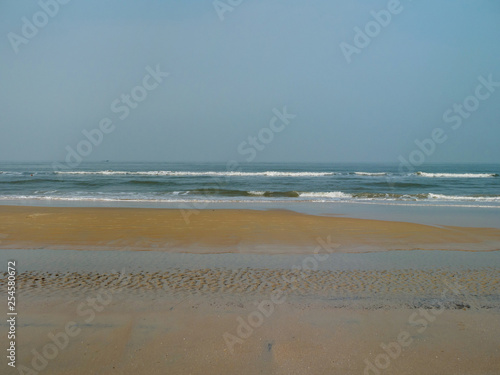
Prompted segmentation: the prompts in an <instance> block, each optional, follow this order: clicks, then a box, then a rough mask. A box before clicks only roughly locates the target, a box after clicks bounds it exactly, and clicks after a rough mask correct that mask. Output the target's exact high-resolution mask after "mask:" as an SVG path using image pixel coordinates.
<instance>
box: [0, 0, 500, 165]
mask: <svg viewBox="0 0 500 375" xmlns="http://www.w3.org/2000/svg"><path fill="white" fill-rule="evenodd" d="M61 2H62V3H63V4H61V3H59V2H56V0H41V1H39V2H37V1H15V0H9V1H2V2H1V3H0V161H54V160H65V158H67V157H68V154H69V153H70V152H71V151H69V150H72V152H75V153H77V154H78V155H79V156H80V157H81V158H82V159H83V160H84V161H100V160H112V161H165V162H168V161H172V162H173V161H175V162H178V161H188V162H193V161H194V162H196V161H222V162H223V161H227V160H246V159H247V158H250V156H253V158H252V161H255V162H298V161H299V162H394V163H397V162H398V161H400V160H401V158H403V159H404V160H414V161H415V162H417V161H418V162H421V161H425V163H427V162H491V163H499V162H500V147H498V140H499V139H500V116H499V115H500V43H499V42H498V40H499V38H500V22H499V19H500V2H498V1H496V0H464V1H460V0H440V1H432V0H419V1H411V0H401V1H399V2H398V0H390V1H379V0H377V1H375V0H364V1H361V0H339V1H331V0H316V1H305V0H302V1H298V0H243V1H239V0H220V1H218V0H217V1H215V2H214V1H210V0H208V1H189V2H188V1H173V0H169V1H141V2H139V1H134V2H132V1H130V2H126V3H125V2H123V1H118V0H109V1H97V0H85V1H77V0H72V1H67V0H64V1H62V0H61ZM64 2H66V3H64ZM49 13H50V14H49ZM37 25H38V26H37ZM152 71H153V72H154V71H156V72H157V73H153V75H152V74H151V72H152ZM167 74H168V76H167ZM148 75H149V78H148V77H147V76H148ZM154 76H156V80H155V77H154ZM488 82H489V83H488ZM479 86H481V87H479ZM146 87H147V88H146ZM132 94H135V96H132ZM122 95H123V96H122ZM127 97H128V98H129V99H128V100H127V99H126V98H127ZM134 97H135V98H136V99H134ZM124 98H125V99H124ZM123 106H125V107H127V109H124V108H123ZM283 111H286V113H288V117H285V120H283V119H280V118H279V117H277V115H276V113H281V114H282V113H283ZM443 116H444V117H443ZM281 117H283V116H281ZM100 125H101V126H102V128H103V129H104V130H105V131H106V132H104V131H103V130H102V129H100ZM84 133H85V134H87V135H89V134H91V135H92V134H93V136H94V138H93V142H94V143H92V144H91V143H90V142H91V141H90V140H89V139H88V137H87V136H86V135H85V134H84ZM99 133H100V134H101V135H102V137H101V135H99ZM433 136H434V139H433ZM249 137H255V138H253V139H254V141H252V140H251V139H252V138H250V139H249ZM252 142H253V143H252ZM419 144H420V146H419ZM89 145H90V146H91V148H89V147H88V146H89ZM249 149H253V150H254V151H255V152H253V153H251V152H250V151H249ZM422 155H423V156H424V157H423V158H422ZM412 158H413V159H412Z"/></svg>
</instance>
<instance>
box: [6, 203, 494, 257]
mask: <svg viewBox="0 0 500 375" xmlns="http://www.w3.org/2000/svg"><path fill="white" fill-rule="evenodd" d="M0 233H1V234H2V235H3V236H4V238H3V239H2V242H1V243H0V248H4V249H22V248H24V249H38V248H49V249H75V250H89V249H92V250H99V249H107V250H113V249H127V250H158V251H172V252H194V253H224V252H242V253H310V252H311V249H313V248H314V247H316V246H318V238H322V239H325V238H327V236H330V238H331V239H332V241H334V242H335V243H337V244H339V245H340V247H339V249H338V251H343V252H367V251H383V250H413V249H423V250H466V251H488V250H499V249H500V229H494V228H463V227H452V226H445V227H437V226H430V225H421V224H413V223H403V222H391V221H377V220H364V219H351V218H338V217H322V216H314V215H306V214H301V213H296V212H290V211H281V210H272V211H253V210H201V211H184V210H174V209H144V208H58V207H16V206H0Z"/></svg>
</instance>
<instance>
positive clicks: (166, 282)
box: [0, 268, 500, 308]
mask: <svg viewBox="0 0 500 375" xmlns="http://www.w3.org/2000/svg"><path fill="white" fill-rule="evenodd" d="M4 277H5V278H2V280H1V281H0V286H1V287H5V285H4V284H5V281H6V274H4ZM17 282H18V287H19V289H20V293H22V295H25V296H41V295H60V294H61V293H63V292H70V293H71V294H73V295H78V294H85V293H87V292H89V291H93V290H99V289H101V288H104V289H106V290H109V291H113V290H117V289H120V290H122V291H126V292H128V293H136V294H144V293H147V292H157V293H161V295H162V296H185V295H193V296H202V295H204V296H208V297H214V296H215V297H217V295H219V294H237V295H238V296H241V297H244V296H258V295H261V296H266V295H270V294H271V293H272V292H273V291H276V290H280V291H282V292H283V293H285V294H286V295H290V296H298V297H300V296H307V297H317V298H319V299H327V300H330V301H331V304H333V305H335V306H338V307H350V308H352V307H363V308H370V307H383V306H394V305H396V306H400V307H402V306H407V307H422V306H430V307H432V306H436V303H437V302H442V303H444V304H445V306H446V307H448V308H457V307H458V308H461V307H466V308H470V307H471V306H474V307H476V308H478V307H482V308H499V307H500V299H499V296H500V294H499V290H500V270H499V269H496V268H488V269H481V270H460V271H449V270H443V269H435V270H412V269H395V270H394V269H393V270H384V271H374V270H352V271H304V272H301V271H292V270H280V269H250V268H244V269H236V270H235V269H233V270H230V269H223V268H221V269H208V268H206V269H172V270H169V271H165V272H152V273H150V272H136V273H123V274H116V273H111V274H110V273H92V272H89V273H85V272H72V273H48V272H34V271H30V272H23V273H21V274H19V275H18V277H17Z"/></svg>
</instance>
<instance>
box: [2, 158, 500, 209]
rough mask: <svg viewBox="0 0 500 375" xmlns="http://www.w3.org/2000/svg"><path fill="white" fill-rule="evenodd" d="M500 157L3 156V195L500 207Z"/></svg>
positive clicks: (33, 198)
mask: <svg viewBox="0 0 500 375" xmlns="http://www.w3.org/2000/svg"><path fill="white" fill-rule="evenodd" d="M499 173H500V165H492V164H463V165H459V164H453V165H445V164H433V165H429V166H425V167H421V168H420V169H418V170H417V169H416V170H414V171H409V170H407V169H404V170H402V169H401V168H399V167H398V166H397V165H386V164H325V163H304V164H284V163H259V164H244V165H231V166H228V165H226V164H225V163H146V162H144V163H122V162H121V163H114V162H100V163H86V164H81V165H78V167H76V168H69V167H67V166H64V168H61V167H57V165H54V164H52V163H0V200H2V201H4V202H5V201H11V202H16V201H17V202H26V201H40V200H43V201H48V202H56V201H67V202H71V201H73V202H75V201H82V202H123V203H126V202H145V203H188V204H189V203H192V204H194V203H198V204H199V203H201V202H208V203H229V202H232V203H238V202H241V203H259V204H266V203H270V202H277V201H279V202H288V203H290V204H293V203H294V202H311V203H319V204H321V203H325V202H345V203H377V204H413V205H419V204H420V205H441V206H442V205H445V206H446V205H451V206H463V207H488V208H497V209H498V208H500V177H499ZM499 213H500V211H499Z"/></svg>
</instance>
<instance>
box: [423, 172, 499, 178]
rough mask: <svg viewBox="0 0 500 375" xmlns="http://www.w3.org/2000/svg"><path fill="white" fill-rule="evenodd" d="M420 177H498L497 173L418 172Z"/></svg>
mask: <svg viewBox="0 0 500 375" xmlns="http://www.w3.org/2000/svg"><path fill="white" fill-rule="evenodd" d="M416 175H417V176H420V177H440V178H489V177H497V176H498V175H497V174H496V173H427V172H417V173H416Z"/></svg>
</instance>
